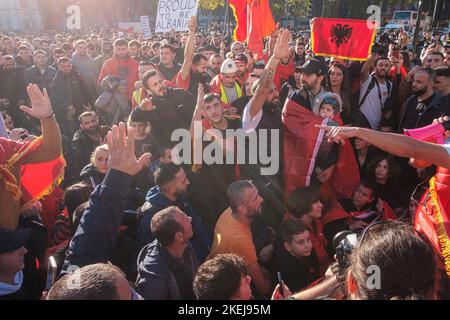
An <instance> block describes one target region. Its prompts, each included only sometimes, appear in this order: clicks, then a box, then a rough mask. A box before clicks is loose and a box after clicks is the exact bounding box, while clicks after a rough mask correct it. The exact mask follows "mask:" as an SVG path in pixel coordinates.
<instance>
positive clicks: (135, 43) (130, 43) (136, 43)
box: [128, 40, 141, 47]
mask: <svg viewBox="0 0 450 320" xmlns="http://www.w3.org/2000/svg"><path fill="white" fill-rule="evenodd" d="M133 46H138V47H141V44H140V43H139V41H137V40H132V41H130V42H129V43H128V47H133Z"/></svg>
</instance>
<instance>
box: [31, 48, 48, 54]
mask: <svg viewBox="0 0 450 320" xmlns="http://www.w3.org/2000/svg"><path fill="white" fill-rule="evenodd" d="M38 53H40V54H45V55H47V52H45V51H44V50H42V49H39V50H35V51H34V52H33V55H37V54H38Z"/></svg>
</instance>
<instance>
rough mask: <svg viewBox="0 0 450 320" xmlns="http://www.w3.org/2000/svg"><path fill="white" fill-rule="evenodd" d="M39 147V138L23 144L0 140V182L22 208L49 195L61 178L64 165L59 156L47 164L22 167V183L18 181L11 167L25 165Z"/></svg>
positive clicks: (40, 141)
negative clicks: (19, 164)
mask: <svg viewBox="0 0 450 320" xmlns="http://www.w3.org/2000/svg"><path fill="white" fill-rule="evenodd" d="M41 145H42V137H39V138H36V139H34V140H33V141H30V142H25V143H17V142H12V141H10V140H8V139H4V138H0V182H3V184H4V186H5V189H6V190H7V191H9V192H11V194H12V196H13V199H14V200H15V201H16V202H20V204H21V205H22V207H25V206H26V205H28V204H29V203H31V202H33V201H36V200H39V199H41V198H42V197H44V196H46V195H49V194H50V193H52V192H53V190H54V188H55V187H56V186H57V185H59V184H60V183H61V181H62V179H63V176H64V167H65V165H66V162H65V161H64V158H63V157H62V156H59V157H58V158H56V159H53V160H51V161H47V162H42V163H29V164H23V165H21V180H20V182H19V181H17V179H16V177H15V176H14V174H13V172H12V168H13V166H14V165H16V164H18V163H23V162H26V159H27V158H28V157H29V156H30V155H31V154H33V153H34V152H35V151H36V150H37V149H38V148H39V147H40V146H41ZM2 180H3V181H2Z"/></svg>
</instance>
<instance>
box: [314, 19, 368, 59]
mask: <svg viewBox="0 0 450 320" xmlns="http://www.w3.org/2000/svg"><path fill="white" fill-rule="evenodd" d="M375 34H376V23H375V22H374V21H373V22H370V21H367V20H354V19H340V18H314V19H313V21H312V23H311V46H312V50H313V52H314V54H315V55H316V56H327V57H335V58H339V59H348V60H356V61H364V60H367V58H368V57H369V55H370V52H371V49H372V44H373V40H374V39H375Z"/></svg>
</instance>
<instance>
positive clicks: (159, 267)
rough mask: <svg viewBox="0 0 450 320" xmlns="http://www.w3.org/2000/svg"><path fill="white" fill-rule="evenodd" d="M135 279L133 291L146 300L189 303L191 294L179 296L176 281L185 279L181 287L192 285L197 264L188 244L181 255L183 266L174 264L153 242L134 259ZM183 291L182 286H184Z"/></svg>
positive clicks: (161, 247)
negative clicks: (134, 289)
mask: <svg viewBox="0 0 450 320" xmlns="http://www.w3.org/2000/svg"><path fill="white" fill-rule="evenodd" d="M137 262H138V276H137V279H136V290H137V292H138V293H139V294H140V295H141V296H142V297H143V298H144V299H146V300H180V299H192V298H193V295H192V292H190V291H189V292H188V291H186V292H184V293H183V292H182V286H181V284H180V283H179V282H178V280H177V279H180V277H185V278H184V279H185V280H184V281H186V282H185V285H186V284H190V288H192V282H193V279H194V276H195V273H196V271H197V269H198V267H199V263H198V260H197V258H196V256H195V252H194V250H193V249H192V247H191V245H190V244H189V243H188V246H187V247H186V249H185V251H184V254H183V265H182V264H181V263H177V262H176V259H175V258H173V257H172V256H171V255H170V254H169V253H168V252H167V250H166V249H164V247H163V246H162V245H161V244H160V243H159V242H158V240H155V241H153V242H152V243H149V244H148V245H146V246H145V247H144V248H143V249H142V250H141V252H140V253H139V257H138V261H137ZM185 288H186V286H185Z"/></svg>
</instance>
